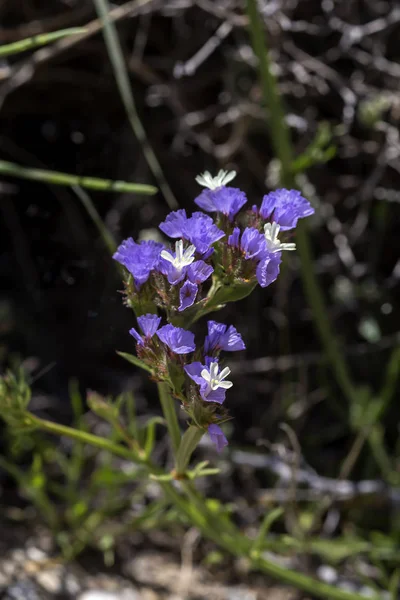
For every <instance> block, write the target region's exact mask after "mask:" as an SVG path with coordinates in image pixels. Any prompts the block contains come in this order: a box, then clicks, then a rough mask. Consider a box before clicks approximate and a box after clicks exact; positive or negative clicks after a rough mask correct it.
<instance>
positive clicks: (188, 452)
mask: <svg viewBox="0 0 400 600" xmlns="http://www.w3.org/2000/svg"><path fill="white" fill-rule="evenodd" d="M203 435H204V430H203V429H199V427H196V426H195V425H191V426H190V427H188V429H186V431H185V433H184V434H183V436H182V439H181V443H180V444H179V449H178V453H177V455H176V472H177V474H178V475H180V474H184V473H185V471H186V468H187V466H188V464H189V461H190V458H191V456H192V454H193V452H194V451H195V449H196V448H197V445H198V443H199V442H200V440H201V438H202V437H203Z"/></svg>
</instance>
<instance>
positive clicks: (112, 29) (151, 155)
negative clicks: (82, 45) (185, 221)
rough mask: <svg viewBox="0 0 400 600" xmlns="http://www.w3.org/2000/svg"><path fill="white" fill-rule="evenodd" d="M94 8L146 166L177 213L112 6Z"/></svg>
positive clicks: (99, 1) (104, 1) (98, 1)
mask: <svg viewBox="0 0 400 600" xmlns="http://www.w3.org/2000/svg"><path fill="white" fill-rule="evenodd" d="M94 5H95V7H96V11H97V14H98V16H99V19H100V20H101V21H102V24H103V35H104V41H105V44H106V47H107V52H108V55H109V58H110V62H111V65H112V68H113V71H114V76H115V80H116V82H117V86H118V91H119V93H120V96H121V100H122V102H123V104H124V107H125V111H126V114H127V117H128V120H129V123H130V125H131V127H132V131H133V133H134V135H135V136H136V138H137V140H138V142H139V143H140V145H141V147H142V152H143V154H144V157H145V159H146V162H147V164H148V165H149V168H150V170H151V172H152V173H153V175H154V178H155V179H156V181H157V184H158V186H159V188H160V190H161V192H162V193H163V195H164V198H165V200H166V202H167V204H168V206H169V208H170V209H171V210H173V209H175V208H177V207H178V202H177V200H176V198H175V196H174V193H173V192H172V190H171V188H170V186H169V184H168V182H167V179H166V177H165V175H164V173H163V170H162V168H161V165H160V163H159V161H158V158H157V156H156V154H155V152H154V150H153V148H152V146H151V145H150V142H149V139H148V137H147V134H146V130H145V128H144V127H143V124H142V122H141V120H140V118H139V114H138V111H137V109H136V103H135V99H134V96H133V93H132V88H131V84H130V80H129V74H128V69H127V67H126V64H125V58H124V53H123V51H122V48H121V44H120V41H119V39H118V33H117V29H116V26H115V24H114V23H113V21H112V20H111V19H110V12H111V11H110V4H109V2H108V0H94Z"/></svg>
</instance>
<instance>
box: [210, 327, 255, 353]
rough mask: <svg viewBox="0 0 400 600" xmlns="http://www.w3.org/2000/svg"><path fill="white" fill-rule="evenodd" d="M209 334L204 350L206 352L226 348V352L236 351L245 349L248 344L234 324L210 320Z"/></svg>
mask: <svg viewBox="0 0 400 600" xmlns="http://www.w3.org/2000/svg"><path fill="white" fill-rule="evenodd" d="M207 327H208V335H206V339H205V342H204V352H205V353H206V354H208V353H212V352H213V351H216V350H217V351H218V350H225V351H226V352H236V351H238V350H245V349H246V346H245V345H244V342H243V340H242V336H241V335H240V333H238V331H237V330H236V328H235V327H233V325H230V326H229V327H228V326H227V325H224V324H223V323H217V322H216V321H208V323H207Z"/></svg>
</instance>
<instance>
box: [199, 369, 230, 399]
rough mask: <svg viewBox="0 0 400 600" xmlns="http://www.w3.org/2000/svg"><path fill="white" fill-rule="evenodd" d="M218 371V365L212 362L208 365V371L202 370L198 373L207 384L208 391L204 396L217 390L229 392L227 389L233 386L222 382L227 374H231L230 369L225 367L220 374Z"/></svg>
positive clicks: (227, 382)
mask: <svg viewBox="0 0 400 600" xmlns="http://www.w3.org/2000/svg"><path fill="white" fill-rule="evenodd" d="M218 371H219V367H218V363H216V362H212V363H211V364H210V370H209V371H207V369H203V370H202V372H201V373H200V375H201V376H202V378H203V379H205V380H206V381H207V383H208V389H207V390H206V391H205V395H207V394H208V393H209V392H211V390H217V389H218V388H223V389H224V390H229V388H231V387H232V386H233V383H232V381H224V379H225V377H228V375H229V373H230V372H231V370H230V368H229V367H225V369H222V371H221V373H219V372H218Z"/></svg>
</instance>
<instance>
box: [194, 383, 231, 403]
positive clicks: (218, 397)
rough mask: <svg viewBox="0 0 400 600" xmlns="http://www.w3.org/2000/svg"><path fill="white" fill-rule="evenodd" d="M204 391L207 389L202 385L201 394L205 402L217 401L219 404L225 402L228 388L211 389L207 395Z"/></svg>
mask: <svg viewBox="0 0 400 600" xmlns="http://www.w3.org/2000/svg"><path fill="white" fill-rule="evenodd" d="M204 387H205V386H204ZM204 391H205V390H204V389H202V388H201V387H200V396H201V397H202V398H203V400H204V401H205V402H216V403H217V404H223V403H224V402H225V395H226V390H224V389H223V388H218V389H216V390H210V391H209V392H208V394H207V395H205V394H204Z"/></svg>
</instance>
